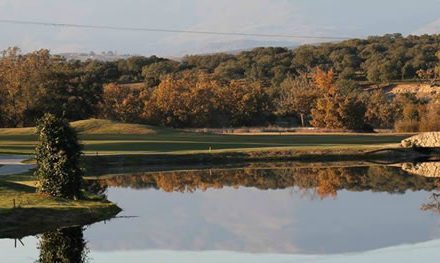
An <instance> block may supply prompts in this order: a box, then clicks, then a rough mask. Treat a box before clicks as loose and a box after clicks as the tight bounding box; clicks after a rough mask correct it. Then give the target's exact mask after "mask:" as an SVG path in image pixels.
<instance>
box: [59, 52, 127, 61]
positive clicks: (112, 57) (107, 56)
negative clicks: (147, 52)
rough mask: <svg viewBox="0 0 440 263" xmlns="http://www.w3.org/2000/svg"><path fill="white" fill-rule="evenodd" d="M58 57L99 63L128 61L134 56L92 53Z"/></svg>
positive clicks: (61, 54)
mask: <svg viewBox="0 0 440 263" xmlns="http://www.w3.org/2000/svg"><path fill="white" fill-rule="evenodd" d="M57 55H60V56H62V57H64V58H66V59H67V60H79V61H86V60H88V59H91V60H98V61H117V60H120V59H127V58H129V57H132V56H134V55H128V54H124V55H118V54H116V53H112V52H102V53H94V52H90V53H75V52H72V53H59V54H57Z"/></svg>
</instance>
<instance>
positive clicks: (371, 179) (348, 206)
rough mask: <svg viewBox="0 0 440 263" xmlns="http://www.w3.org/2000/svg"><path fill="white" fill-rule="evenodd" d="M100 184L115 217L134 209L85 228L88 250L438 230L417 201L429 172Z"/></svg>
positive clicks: (309, 245) (287, 248)
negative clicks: (124, 217)
mask: <svg viewBox="0 0 440 263" xmlns="http://www.w3.org/2000/svg"><path fill="white" fill-rule="evenodd" d="M100 182H101V183H102V184H105V185H108V186H109V191H108V197H109V199H110V200H112V201H115V202H116V203H117V204H118V205H119V206H120V207H122V208H123V209H124V214H125V215H138V216H140V217H139V218H136V219H129V220H114V221H111V222H110V223H108V224H107V225H104V224H98V225H94V226H92V227H91V228H90V229H89V230H88V232H87V235H88V239H90V240H91V241H92V242H91V244H92V246H93V248H94V249H96V250H104V251H108V250H115V249H118V250H146V249H148V250H154V249H164V250H179V251H182V250H186V251H207V250H229V251H240V252H259V253H323V254H326V253H347V252H356V251H366V250H371V249H377V248H382V247H388V246H393V245H398V244H403V243H415V242H422V241H426V240H430V239H433V238H436V237H439V236H438V235H437V234H435V235H433V233H435V232H436V231H435V229H437V218H436V217H430V214H429V213H426V212H423V211H421V210H420V209H419V208H420V206H421V205H422V204H423V203H424V202H425V201H426V197H427V195H429V192H428V191H431V190H432V189H433V188H435V182H436V180H434V179H432V178H425V177H419V176H408V175H407V173H405V172H403V171H402V170H400V169H399V168H396V167H385V166H371V167H366V166H364V167H341V166H337V167H327V166H320V167H290V166H284V165H283V166H281V167H279V166H278V167H275V168H272V169H271V168H264V169H262V168H261V167H258V168H257V169H252V168H250V167H247V168H246V169H218V170H211V172H209V170H200V171H181V172H162V173H146V174H143V173H139V174H137V175H134V176H116V177H113V178H105V179H102V180H101V181H100ZM134 189H136V190H134ZM318 190H319V192H318ZM409 190H412V191H409ZM304 191H310V192H311V193H315V194H320V196H319V197H320V198H310V196H304ZM413 191H415V192H413ZM336 193H337V195H336ZM321 194H322V195H321ZM109 228H111V229H112V232H111V233H109V231H108V229H109Z"/></svg>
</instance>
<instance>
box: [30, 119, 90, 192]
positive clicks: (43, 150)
mask: <svg viewBox="0 0 440 263" xmlns="http://www.w3.org/2000/svg"><path fill="white" fill-rule="evenodd" d="M37 134H38V136H39V144H38V146H37V148H36V159H37V164H38V169H37V171H36V172H35V175H36V176H37V177H38V179H39V191H40V192H41V193H45V194H48V195H50V196H54V197H61V198H68V199H77V198H79V197H80V190H81V183H82V175H83V173H82V171H81V169H80V168H79V158H80V156H81V146H80V145H79V143H78V139H77V135H76V132H75V130H74V129H72V128H71V127H70V125H69V123H68V122H67V120H65V119H62V118H57V117H55V116H54V115H52V114H45V115H44V116H43V117H42V118H41V119H40V120H39V121H38V126H37Z"/></svg>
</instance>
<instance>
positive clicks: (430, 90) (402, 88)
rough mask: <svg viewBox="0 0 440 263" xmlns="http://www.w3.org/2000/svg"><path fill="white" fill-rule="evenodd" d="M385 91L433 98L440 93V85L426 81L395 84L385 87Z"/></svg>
mask: <svg viewBox="0 0 440 263" xmlns="http://www.w3.org/2000/svg"><path fill="white" fill-rule="evenodd" d="M385 91H386V92H389V93H392V94H405V93H411V94H414V95H415V96H417V97H418V98H421V99H422V98H427V99H432V98H434V97H437V96H438V95H440V87H438V86H432V85H429V84H424V83H402V84H395V85H391V86H389V87H387V88H385Z"/></svg>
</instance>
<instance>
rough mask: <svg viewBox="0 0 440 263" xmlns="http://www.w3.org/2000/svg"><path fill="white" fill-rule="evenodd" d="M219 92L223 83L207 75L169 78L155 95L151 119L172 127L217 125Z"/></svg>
mask: <svg viewBox="0 0 440 263" xmlns="http://www.w3.org/2000/svg"><path fill="white" fill-rule="evenodd" d="M219 88H220V83H219V81H218V80H216V79H214V78H211V77H210V76H209V75H208V74H205V73H203V72H184V73H182V74H180V75H168V76H167V77H165V78H164V79H163V80H162V82H161V83H160V84H159V86H158V87H157V88H156V89H155V90H154V91H153V93H152V94H151V99H150V101H149V105H148V107H150V109H148V110H147V112H150V114H151V116H147V118H148V119H153V120H154V119H156V120H157V121H158V122H159V123H160V124H162V125H165V126H171V127H203V126H209V125H213V124H214V122H213V116H214V112H215V111H216V109H217V108H218V106H217V104H218V103H219V101H218V100H217V97H216V94H217V91H216V90H217V89H219Z"/></svg>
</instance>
